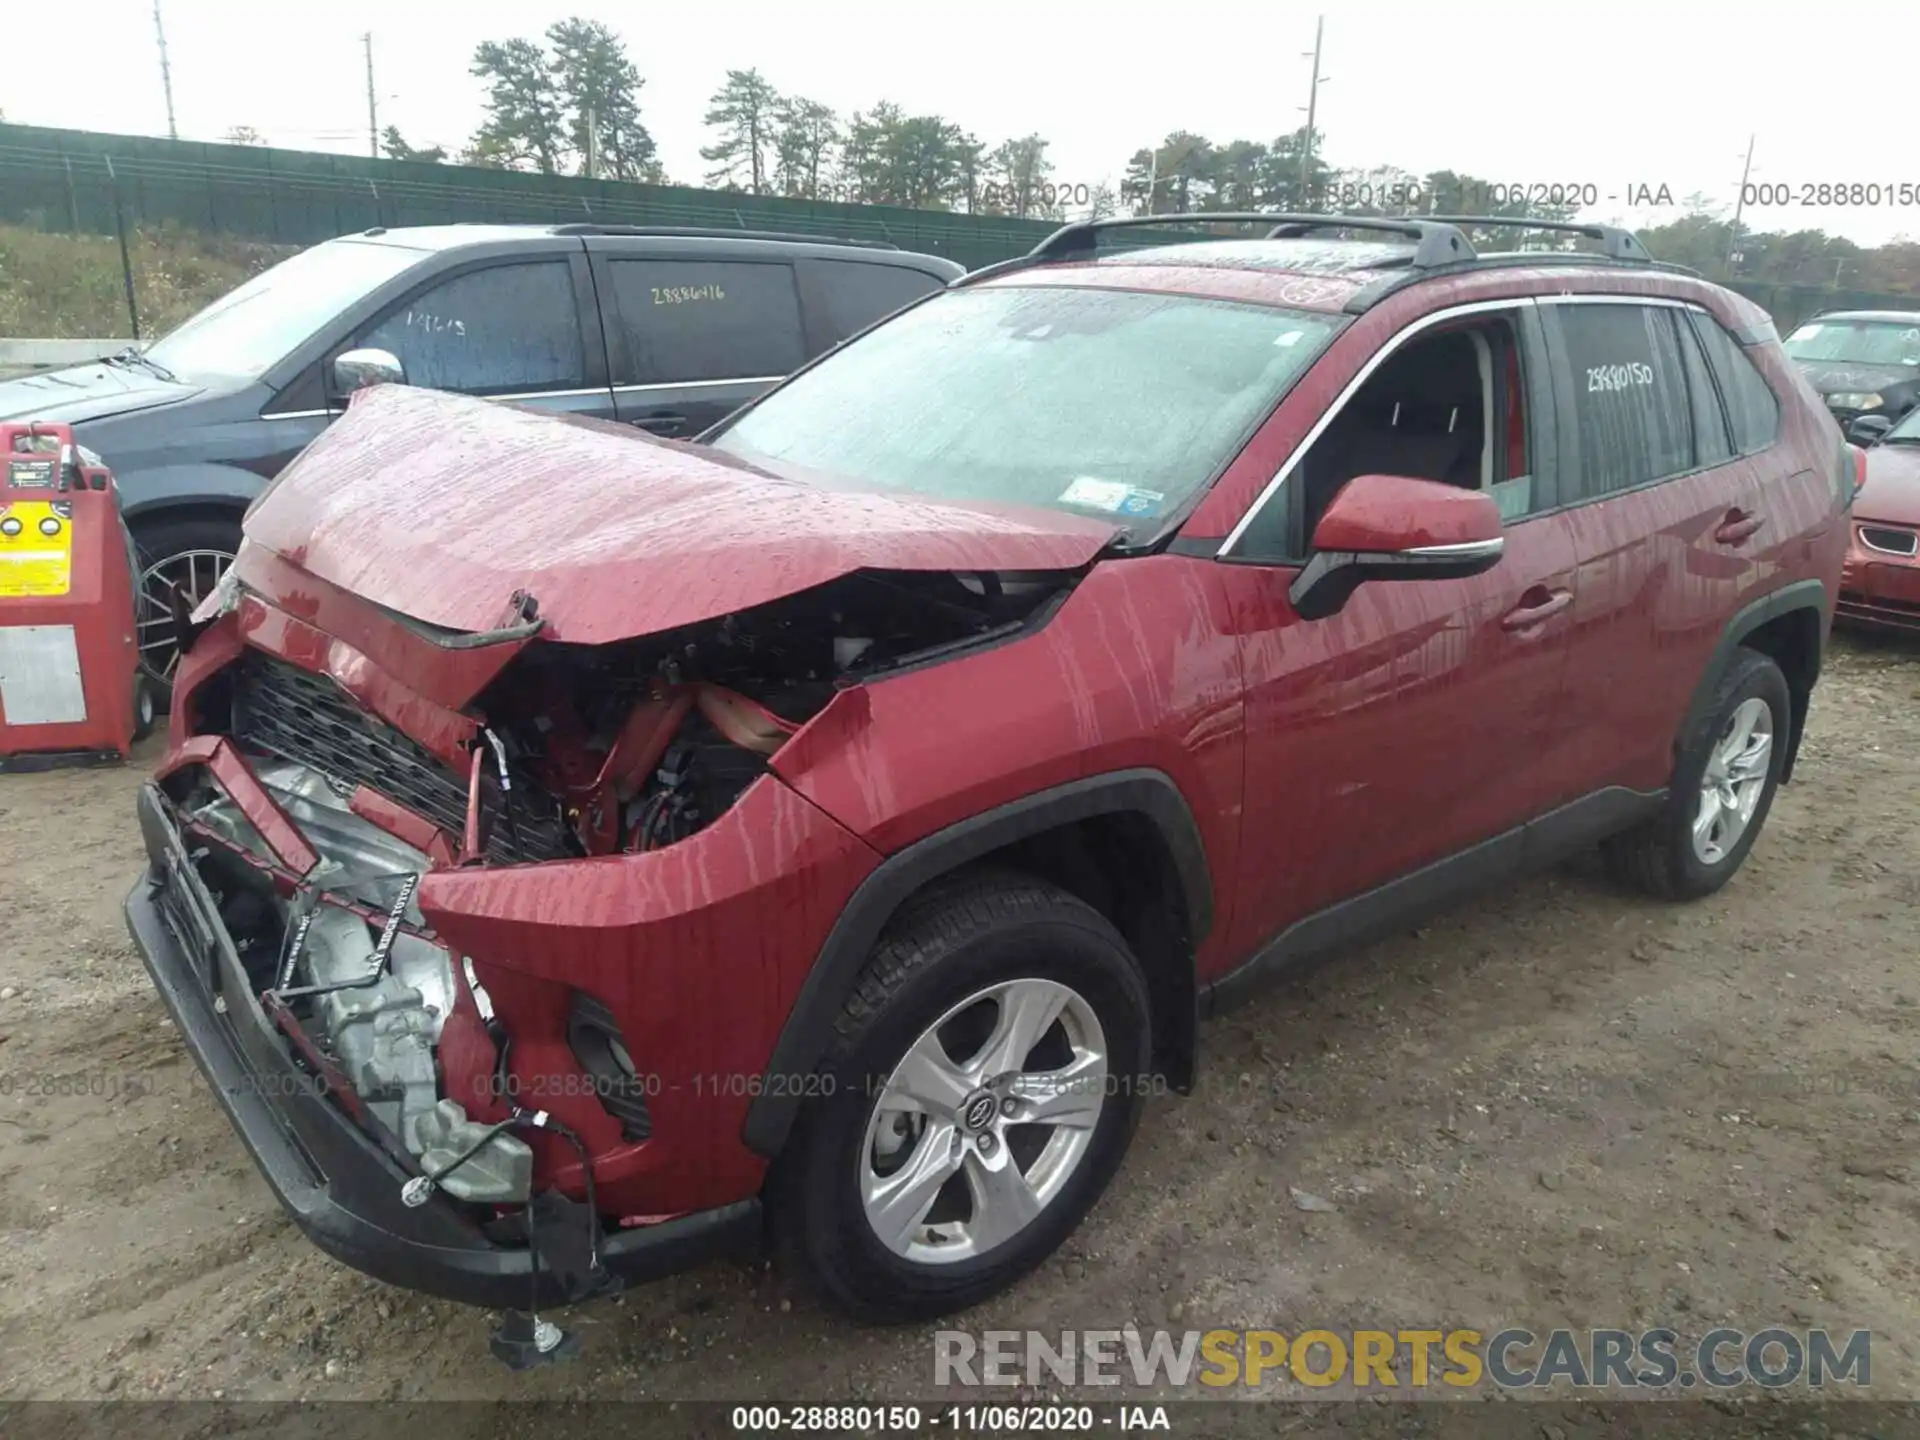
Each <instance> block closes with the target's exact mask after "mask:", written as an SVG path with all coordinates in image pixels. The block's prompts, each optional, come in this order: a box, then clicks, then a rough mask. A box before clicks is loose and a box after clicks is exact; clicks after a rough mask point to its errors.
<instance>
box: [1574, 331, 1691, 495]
mask: <svg viewBox="0 0 1920 1440" xmlns="http://www.w3.org/2000/svg"><path fill="white" fill-rule="evenodd" d="M1553 309H1554V310H1555V311H1556V312H1557V317H1558V321H1559V329H1560V337H1561V344H1562V347H1563V349H1564V352H1565V356H1566V363H1567V366H1568V369H1569V371H1570V379H1571V383H1572V389H1573V420H1574V424H1573V429H1574V441H1575V444H1576V445H1577V446H1578V448H1579V457H1580V461H1579V475H1580V481H1579V485H1580V493H1579V494H1578V495H1577V496H1572V497H1568V498H1572V499H1584V500H1590V499H1594V498H1596V497H1598V496H1601V495H1610V494H1613V493H1614V492H1615V491H1619V490H1629V489H1632V488H1633V487H1634V486H1636V485H1645V484H1648V483H1650V482H1652V481H1655V480H1662V479H1665V478H1666V477H1667V476H1669V475H1678V474H1681V473H1682V472H1684V471H1687V470H1691V469H1693V468H1694V464H1695V461H1694V446H1693V426H1692V423H1691V407H1690V404H1689V400H1688V392H1687V380H1686V371H1685V364H1684V361H1683V360H1682V357H1681V352H1680V345H1679V336H1678V333H1677V332H1676V330H1675V329H1674V322H1673V311H1672V310H1671V309H1670V308H1668V307H1665V306H1651V305H1628V304H1623V305H1611V304H1602V305H1584V304H1581V305H1556V306H1554V307H1553Z"/></svg>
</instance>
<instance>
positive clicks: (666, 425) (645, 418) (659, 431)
mask: <svg viewBox="0 0 1920 1440" xmlns="http://www.w3.org/2000/svg"><path fill="white" fill-rule="evenodd" d="M633 423H634V425H635V427H636V428H638V429H641V430H651V431H652V432H653V433H654V434H656V435H669V434H671V433H673V432H674V431H675V430H682V429H685V428H686V424H687V417H686V416H684V415H675V414H672V413H670V412H669V413H666V414H660V415H642V416H640V417H639V418H638V419H637V420H635V421H634V422H633Z"/></svg>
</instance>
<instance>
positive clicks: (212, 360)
mask: <svg viewBox="0 0 1920 1440" xmlns="http://www.w3.org/2000/svg"><path fill="white" fill-rule="evenodd" d="M421 256H422V252H421V251H418V250H408V249H404V248H402V247H401V246H398V245H374V244H368V243H366V242H365V241H354V240H329V241H327V242H326V243H325V244H324V245H316V246H314V247H313V248H312V249H311V250H303V251H301V252H300V253H299V254H298V255H295V256H294V257H292V258H291V259H289V260H283V261H281V262H280V263H279V264H278V265H276V266H274V267H273V268H272V269H271V270H267V271H264V272H262V273H261V274H259V275H256V276H254V277H253V279H251V280H249V281H247V283H246V284H244V285H242V286H241V287H240V288H239V289H237V290H235V291H233V292H231V293H230V294H227V295H224V296H222V297H221V298H220V299H218V300H216V301H214V302H213V304H211V305H209V306H208V307H207V308H206V309H204V310H202V311H201V312H200V313H199V314H197V315H195V316H194V317H193V318H192V319H191V320H188V321H186V322H185V323H184V324H182V325H181V326H180V327H179V328H178V329H176V330H173V331H170V332H169V333H168V334H166V335H164V336H162V337H161V338H160V339H158V340H156V341H154V343H153V344H152V345H150V346H148V347H147V350H146V355H147V358H148V359H150V360H152V361H153V362H154V363H155V364H157V365H161V366H164V367H165V368H166V369H167V370H169V371H171V372H172V373H174V374H175V375H237V376H243V377H245V378H246V379H249V380H256V379H258V378H259V377H260V376H261V374H263V373H264V372H265V371H266V370H267V369H269V368H270V367H271V366H273V365H274V364H276V363H278V362H279V361H280V360H282V359H284V358H285V357H286V356H287V354H288V352H290V351H291V350H293V348H294V347H295V346H297V345H299V344H300V343H301V342H302V341H304V340H307V339H309V338H310V337H311V336H312V335H313V333H314V331H316V330H318V329H319V328H320V327H321V326H322V325H324V324H326V323H327V321H328V320H330V319H332V318H333V317H334V316H335V315H337V314H339V313H340V311H341V310H343V309H344V308H345V307H347V306H348V305H351V304H352V303H353V302H354V301H355V300H358V299H359V298H360V297H361V296H362V295H365V294H366V293H367V292H368V291H370V290H372V289H373V288H374V287H375V286H377V285H379V284H380V283H381V282H382V281H384V280H389V279H391V278H392V277H393V276H395V275H398V274H399V273H400V272H401V271H402V270H405V269H406V268H407V267H408V266H410V265H413V264H415V263H416V262H417V261H419V260H420V259H421Z"/></svg>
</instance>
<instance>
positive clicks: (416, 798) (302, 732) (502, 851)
mask: <svg viewBox="0 0 1920 1440" xmlns="http://www.w3.org/2000/svg"><path fill="white" fill-rule="evenodd" d="M232 693H233V731H232V734H233V738H234V739H235V740H237V741H238V742H240V743H241V744H242V745H245V746H249V747H251V748H253V749H256V750H264V751H267V752H268V753H269V754H273V755H278V756H279V757H280V758H282V759H284V760H291V761H293V762H295V763H296V764H299V765H306V766H309V767H310V768H312V769H315V770H318V771H320V772H321V773H322V774H323V775H326V776H328V777H330V778H331V779H333V780H334V781H336V782H338V783H339V784H341V785H343V786H348V787H351V786H354V785H365V786H366V787H367V788H368V789H370V790H374V791H377V792H378V793H379V794H381V795H384V796H386V797H387V798H388V799H389V800H394V801H397V802H398V803H400V804H402V805H404V806H406V807H407V808H408V809H409V810H412V811H414V812H415V813H416V814H419V815H422V816H425V817H426V818H427V819H428V820H431V821H432V822H433V823H434V824H436V825H438V826H440V828H441V829H443V830H446V831H449V832H450V833H452V834H454V835H458V834H460V833H461V832H462V831H463V830H465V828H466V823H467V777H466V776H465V775H464V774H462V773H460V772H459V771H457V770H455V769H453V768H452V767H451V766H449V765H447V764H445V763H444V762H443V761H442V760H441V759H440V757H439V756H437V755H435V754H434V753H433V752H432V751H431V750H429V749H427V748H426V746H424V745H422V744H421V743H420V742H419V741H417V740H415V739H413V738H412V737H411V736H409V735H406V734H404V733H402V732H401V731H399V730H396V729H394V728H393V726H391V725H389V724H387V723H386V722H385V721H384V720H381V719H380V718H379V717H378V716H376V715H374V714H372V713H370V712H369V711H366V710H364V709H362V708H361V707H360V704H359V702H358V701H356V700H355V699H354V698H353V697H352V696H351V695H349V694H347V692H346V691H344V690H342V689H341V688H340V687H339V686H338V685H336V684H334V683H333V681H331V680H329V679H327V678H326V677H324V676H320V675H314V674H312V673H310V672H308V671H306V670H302V669H301V668H300V667H299V666H297V665H290V664H288V663H287V662H286V661H284V660H276V659H274V658H273V657H272V656H269V655H263V654H261V653H260V652H259V651H257V650H249V651H248V652H247V653H246V654H245V655H244V656H243V657H242V658H241V659H240V660H239V661H237V662H236V663H235V666H234V671H233V692H232ZM503 798H504V797H503V796H502V794H501V791H500V784H499V779H498V777H497V776H496V775H495V774H494V773H493V771H492V769H491V767H488V768H486V769H485V770H484V771H483V775H482V781H481V799H482V803H483V804H484V806H485V813H486V814H487V815H488V816H489V817H490V818H491V819H492V821H493V824H492V827H491V829H492V833H491V834H490V835H489V836H488V837H487V847H486V850H487V858H488V859H489V860H491V861H493V862H494V863H495V864H519V863H525V862H527V861H533V860H556V859H559V858H561V857H563V856H566V855H570V854H572V853H573V850H572V848H571V847H570V846H569V845H568V844H567V840H566V833H567V832H566V826H565V824H564V822H563V821H562V820H561V818H560V807H559V805H558V804H557V803H556V802H555V801H554V799H553V797H552V796H551V795H549V794H547V793H545V792H544V791H542V790H541V789H540V787H539V786H537V785H535V784H533V783H532V782H531V781H529V780H528V779H527V778H526V777H525V776H524V775H516V776H515V777H514V786H513V793H512V796H511V799H512V801H513V809H512V812H511V815H510V817H509V816H508V815H506V814H503V812H502V807H501V800H502V799H503ZM509 818H510V819H511V823H509Z"/></svg>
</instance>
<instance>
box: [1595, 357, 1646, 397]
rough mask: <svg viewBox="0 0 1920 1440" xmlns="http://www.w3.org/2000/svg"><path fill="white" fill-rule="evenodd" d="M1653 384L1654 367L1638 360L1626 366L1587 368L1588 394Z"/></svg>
mask: <svg viewBox="0 0 1920 1440" xmlns="http://www.w3.org/2000/svg"><path fill="white" fill-rule="evenodd" d="M1651 384H1653V367H1652V366H1651V365H1645V364H1642V363H1641V362H1640V361H1638V360H1630V361H1628V362H1627V363H1626V364H1625V365H1589V366H1588V367H1587V393H1588V394H1589V395H1591V394H1592V393H1593V392H1594V391H1595V390H1625V389H1627V388H1628V387H1629V386H1633V385H1651Z"/></svg>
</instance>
